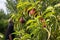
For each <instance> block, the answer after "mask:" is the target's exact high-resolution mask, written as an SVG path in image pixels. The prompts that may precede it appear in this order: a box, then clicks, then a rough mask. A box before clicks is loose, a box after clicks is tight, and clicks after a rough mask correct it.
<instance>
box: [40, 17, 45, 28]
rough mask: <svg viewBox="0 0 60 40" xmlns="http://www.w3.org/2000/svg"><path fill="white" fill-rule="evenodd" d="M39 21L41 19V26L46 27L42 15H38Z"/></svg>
mask: <svg viewBox="0 0 60 40" xmlns="http://www.w3.org/2000/svg"><path fill="white" fill-rule="evenodd" d="M40 21H41V23H42V25H43V27H46V22H45V19H44V18H43V17H40Z"/></svg>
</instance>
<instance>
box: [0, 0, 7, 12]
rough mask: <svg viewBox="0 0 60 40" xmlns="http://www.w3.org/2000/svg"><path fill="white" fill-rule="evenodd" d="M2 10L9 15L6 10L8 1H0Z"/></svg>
mask: <svg viewBox="0 0 60 40" xmlns="http://www.w3.org/2000/svg"><path fill="white" fill-rule="evenodd" d="M0 9H3V10H4V12H5V13H7V10H6V0H0Z"/></svg>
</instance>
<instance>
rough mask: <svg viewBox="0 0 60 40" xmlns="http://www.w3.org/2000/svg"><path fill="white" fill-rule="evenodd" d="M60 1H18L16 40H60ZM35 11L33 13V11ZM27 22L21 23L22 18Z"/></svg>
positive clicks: (14, 16) (14, 18)
mask: <svg viewBox="0 0 60 40" xmlns="http://www.w3.org/2000/svg"><path fill="white" fill-rule="evenodd" d="M59 2H60V1H59V0H53V1H52V0H18V3H17V10H18V12H17V14H13V15H12V18H13V21H14V30H15V32H14V33H13V34H16V37H15V38H14V40H60V14H59V13H60V3H59ZM31 10H33V11H31ZM21 17H23V19H22V20H25V22H24V23H21V22H20V18H21Z"/></svg>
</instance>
